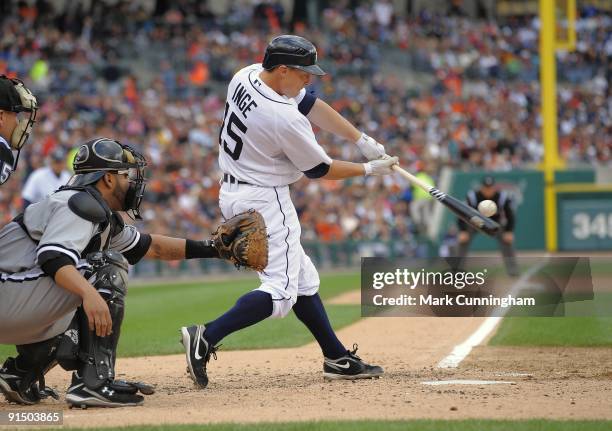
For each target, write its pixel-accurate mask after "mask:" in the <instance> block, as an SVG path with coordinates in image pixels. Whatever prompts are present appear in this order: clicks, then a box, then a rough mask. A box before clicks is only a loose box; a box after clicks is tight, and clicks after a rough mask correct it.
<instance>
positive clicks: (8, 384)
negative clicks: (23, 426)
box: [0, 358, 59, 405]
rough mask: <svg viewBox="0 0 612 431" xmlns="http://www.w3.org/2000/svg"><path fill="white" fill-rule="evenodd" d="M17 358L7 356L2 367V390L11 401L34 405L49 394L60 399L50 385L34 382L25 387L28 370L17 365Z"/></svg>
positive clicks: (0, 369)
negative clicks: (40, 384) (24, 380)
mask: <svg viewBox="0 0 612 431" xmlns="http://www.w3.org/2000/svg"><path fill="white" fill-rule="evenodd" d="M16 362H17V361H16V360H15V358H7V359H6V361H4V365H2V368H0V390H1V391H2V393H3V394H4V398H6V400H7V401H8V402H9V403H17V404H25V405H32V404H37V403H39V402H40V401H41V400H42V399H44V398H47V397H49V396H51V397H53V398H55V399H58V398H59V395H57V392H55V391H54V390H53V389H51V388H48V387H43V388H42V389H40V388H39V386H38V385H39V383H37V382H34V383H32V384H31V385H30V386H29V387H26V388H24V387H23V379H24V378H26V375H27V374H28V373H27V371H23V370H20V369H19V368H18V367H17V363H16Z"/></svg>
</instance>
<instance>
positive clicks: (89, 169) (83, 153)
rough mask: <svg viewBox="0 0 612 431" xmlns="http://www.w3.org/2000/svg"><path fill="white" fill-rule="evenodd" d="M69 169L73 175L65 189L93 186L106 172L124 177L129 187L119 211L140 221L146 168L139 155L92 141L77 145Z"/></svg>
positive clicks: (112, 144)
mask: <svg viewBox="0 0 612 431" xmlns="http://www.w3.org/2000/svg"><path fill="white" fill-rule="evenodd" d="M72 166H73V169H74V173H75V175H74V176H73V177H72V178H71V179H70V181H69V182H68V184H67V185H68V186H69V187H70V186H72V187H74V186H86V185H90V184H95V183H96V182H98V180H99V179H100V178H102V177H103V176H104V174H105V173H107V172H110V173H116V174H120V175H127V177H128V180H129V183H130V185H129V188H128V190H127V192H126V194H125V199H124V201H123V208H122V210H123V211H126V212H127V213H128V215H129V216H130V217H132V218H135V219H141V218H142V217H141V216H140V210H139V208H140V202H141V201H142V197H143V196H144V191H145V187H146V179H145V177H144V170H145V166H147V161H146V160H145V158H144V156H143V155H142V154H140V153H138V152H137V151H136V150H134V149H133V148H131V147H130V146H128V145H124V144H122V143H120V142H118V141H115V140H113V139H109V138H98V139H92V140H91V141H88V142H86V143H85V144H83V145H81V147H80V148H79V151H78V153H77V155H76V157H75V158H74V162H73V163H72Z"/></svg>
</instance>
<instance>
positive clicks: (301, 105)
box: [295, 88, 317, 115]
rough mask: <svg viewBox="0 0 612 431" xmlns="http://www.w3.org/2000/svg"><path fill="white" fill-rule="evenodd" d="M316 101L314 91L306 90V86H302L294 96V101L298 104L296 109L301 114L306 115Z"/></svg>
mask: <svg viewBox="0 0 612 431" xmlns="http://www.w3.org/2000/svg"><path fill="white" fill-rule="evenodd" d="M316 101H317V96H316V93H315V91H314V90H307V89H306V88H302V89H301V90H300V92H299V94H298V95H297V96H296V97H295V102H296V103H297V104H298V111H300V112H301V113H302V115H308V114H309V113H310V110H311V109H312V107H313V106H314V104H315V102H316Z"/></svg>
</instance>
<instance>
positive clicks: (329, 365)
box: [323, 344, 383, 380]
mask: <svg viewBox="0 0 612 431" xmlns="http://www.w3.org/2000/svg"><path fill="white" fill-rule="evenodd" d="M355 353H357V344H353V350H352V351H351V350H347V351H346V355H345V356H342V357H340V358H338V359H328V358H325V361H323V377H324V378H325V379H327V380H354V379H371V378H373V377H376V378H378V377H380V376H382V374H383V369H382V368H381V367H379V366H378V365H370V364H366V363H365V362H363V361H362V360H361V358H360V357H359V356H357V355H356V354H355Z"/></svg>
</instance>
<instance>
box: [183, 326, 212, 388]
mask: <svg viewBox="0 0 612 431" xmlns="http://www.w3.org/2000/svg"><path fill="white" fill-rule="evenodd" d="M205 330H206V327H205V326H204V325H192V326H183V327H182V328H181V335H182V340H181V342H182V343H183V346H184V347H185V356H186V358H187V370H188V371H189V374H190V375H191V379H192V380H193V381H194V382H195V384H196V385H198V386H200V387H201V388H205V387H206V386H207V385H208V375H207V374H206V364H207V363H208V361H210V357H211V356H212V357H213V358H215V360H217V353H216V352H217V347H215V346H211V345H210V344H209V343H208V341H206V338H204V331H205Z"/></svg>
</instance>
